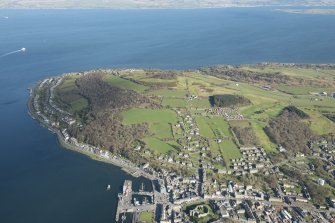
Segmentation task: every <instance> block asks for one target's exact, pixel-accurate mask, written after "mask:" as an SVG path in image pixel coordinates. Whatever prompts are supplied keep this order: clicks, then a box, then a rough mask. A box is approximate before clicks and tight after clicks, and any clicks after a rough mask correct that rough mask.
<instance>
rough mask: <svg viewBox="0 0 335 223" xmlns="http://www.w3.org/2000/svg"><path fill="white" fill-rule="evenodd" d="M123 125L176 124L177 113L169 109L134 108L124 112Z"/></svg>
mask: <svg viewBox="0 0 335 223" xmlns="http://www.w3.org/2000/svg"><path fill="white" fill-rule="evenodd" d="M122 117H123V123H124V124H127V125H130V124H138V123H143V122H149V123H154V122H158V123H176V122H177V116H176V113H175V112H174V111H172V110H169V109H144V108H132V109H129V110H127V111H125V112H122Z"/></svg>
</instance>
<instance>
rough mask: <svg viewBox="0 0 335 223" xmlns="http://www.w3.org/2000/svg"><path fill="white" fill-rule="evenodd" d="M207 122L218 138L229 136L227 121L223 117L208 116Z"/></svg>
mask: <svg viewBox="0 0 335 223" xmlns="http://www.w3.org/2000/svg"><path fill="white" fill-rule="evenodd" d="M207 123H208V124H209V126H210V127H211V129H212V131H213V132H214V133H215V135H216V136H217V137H218V138H221V137H225V136H227V137H230V136H231V132H230V130H229V125H228V122H227V121H226V120H224V118H223V117H211V118H208V119H207Z"/></svg>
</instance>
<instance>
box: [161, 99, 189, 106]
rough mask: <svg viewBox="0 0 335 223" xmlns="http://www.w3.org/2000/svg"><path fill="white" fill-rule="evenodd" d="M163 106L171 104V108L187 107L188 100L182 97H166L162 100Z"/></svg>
mask: <svg viewBox="0 0 335 223" xmlns="http://www.w3.org/2000/svg"><path fill="white" fill-rule="evenodd" d="M162 105H163V106H170V107H171V108H185V107H186V101H185V99H181V98H164V99H163V101H162Z"/></svg>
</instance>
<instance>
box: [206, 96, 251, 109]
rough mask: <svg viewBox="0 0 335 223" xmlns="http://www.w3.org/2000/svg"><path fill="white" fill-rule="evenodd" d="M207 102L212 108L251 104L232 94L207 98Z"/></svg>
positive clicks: (247, 100) (243, 98) (245, 99)
mask: <svg viewBox="0 0 335 223" xmlns="http://www.w3.org/2000/svg"><path fill="white" fill-rule="evenodd" d="M209 101H210V103H211V105H212V106H213V107H233V106H244V105H249V104H251V102H250V100H249V99H247V98H245V97H243V96H241V95H233V94H223V95H213V96H210V97H209Z"/></svg>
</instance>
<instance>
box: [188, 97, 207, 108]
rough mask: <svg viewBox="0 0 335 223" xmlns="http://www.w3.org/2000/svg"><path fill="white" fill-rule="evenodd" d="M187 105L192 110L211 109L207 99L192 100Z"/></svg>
mask: <svg viewBox="0 0 335 223" xmlns="http://www.w3.org/2000/svg"><path fill="white" fill-rule="evenodd" d="M189 103H190V105H191V106H192V107H194V108H210V107H211V104H210V102H209V99H208V98H199V99H194V100H192V101H190V102H189Z"/></svg>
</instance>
